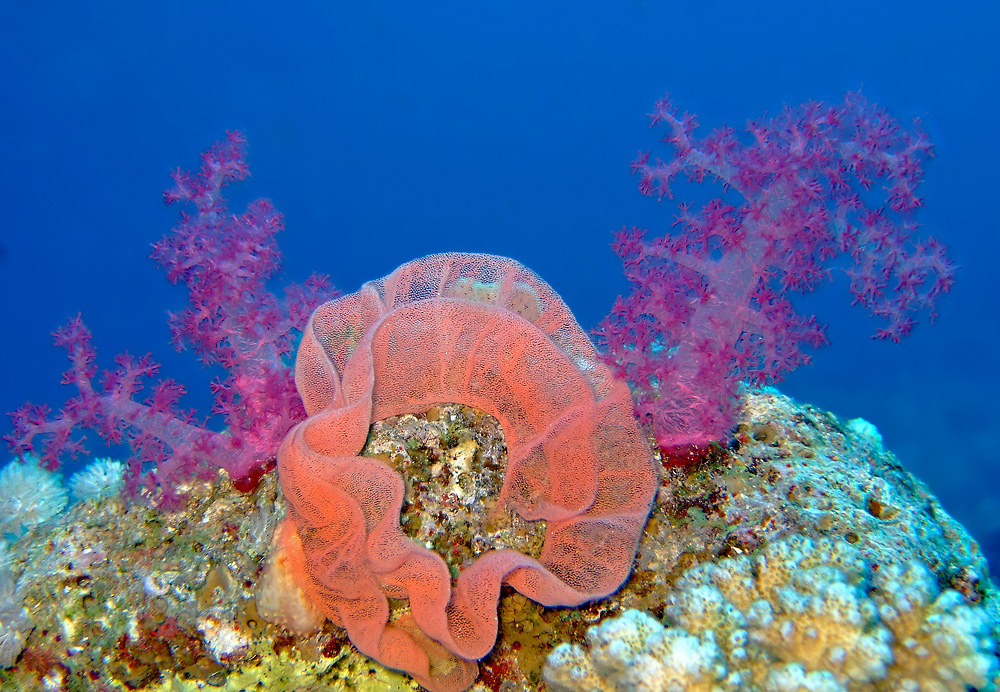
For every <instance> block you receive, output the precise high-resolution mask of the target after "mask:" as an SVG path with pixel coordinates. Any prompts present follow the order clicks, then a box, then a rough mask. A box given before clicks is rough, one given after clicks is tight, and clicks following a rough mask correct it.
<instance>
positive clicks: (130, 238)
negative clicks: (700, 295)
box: [0, 0, 1000, 565]
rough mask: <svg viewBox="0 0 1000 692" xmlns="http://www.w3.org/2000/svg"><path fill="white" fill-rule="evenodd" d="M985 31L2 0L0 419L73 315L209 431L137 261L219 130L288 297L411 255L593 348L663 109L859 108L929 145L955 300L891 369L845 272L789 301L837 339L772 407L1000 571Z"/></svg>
mask: <svg viewBox="0 0 1000 692" xmlns="http://www.w3.org/2000/svg"><path fill="white" fill-rule="evenodd" d="M998 7H1000V6H997V5H996V3H994V2H986V1H985V0H983V1H979V2H961V1H960V2H951V3H937V2H933V3H932V2H926V1H920V2H902V1H899V0H885V1H883V2H877V3H872V2H859V1H857V0H850V1H846V2H840V3H803V2H790V1H781V2H776V1H770V0H763V1H760V2H753V3H750V2H717V1H712V0H698V1H688V2H680V1H677V2H658V1H655V0H624V1H622V2H619V3H597V2H589V1H578V2H572V3H570V2H561V1H559V2H556V1H553V2H537V3H515V2H501V1H497V0H485V1H479V2H467V3H456V2H451V1H436V2H419V3H418V2H400V1H392V2H359V3H352V4H348V3H333V2H325V3H316V2H299V3H282V4H280V5H279V4H278V3H261V2H240V3H227V2H197V3H195V2H188V1H184V0H181V1H177V2H170V3H136V2H121V1H118V0H105V1H104V2H100V3H74V4H70V3H52V2H45V1H44V0H42V1H37V0H32V1H30V2H29V1H28V0H7V1H6V2H4V3H2V4H0V65H2V67H0V164H2V166H0V199H2V212H0V214H2V215H0V246H2V247H0V250H2V254H0V292H2V295H3V296H4V299H3V301H2V308H0V309H2V313H0V317H2V323H3V324H4V325H5V327H6V329H5V334H4V338H3V339H0V410H2V411H4V412H6V411H11V410H13V409H15V408H17V407H19V406H20V405H21V404H23V403H24V401H25V400H29V399H30V400H31V401H33V402H36V403H40V402H47V403H49V404H50V405H54V406H55V407H58V404H59V403H61V401H62V400H63V399H64V398H66V397H67V396H69V395H70V394H71V393H72V392H71V391H70V389H69V388H67V387H60V386H59V377H60V373H61V372H62V370H63V369H65V356H64V354H63V352H61V351H59V350H57V349H55V348H54V347H53V346H52V344H51V337H50V332H51V331H52V330H53V329H55V328H56V327H58V326H60V325H61V324H62V323H64V322H65V320H66V319H67V318H69V317H71V316H73V315H75V314H77V312H82V314H83V317H84V319H85V321H86V322H87V324H88V325H89V326H90V328H91V329H92V330H93V332H94V342H95V345H96V346H97V348H98V352H99V357H100V359H101V365H102V367H109V366H110V365H111V362H112V358H113V356H114V355H115V354H116V353H118V352H119V351H123V350H128V351H130V352H132V353H134V354H144V353H146V352H152V353H153V355H154V357H155V358H157V359H159V360H160V361H161V362H162V363H163V369H162V374H163V375H165V376H167V377H173V378H175V379H177V380H179V381H181V382H183V383H184V384H185V385H186V386H187V387H188V389H189V395H188V396H187V397H186V399H185V401H184V404H185V405H186V406H188V407H191V406H193V407H196V408H198V409H199V410H201V411H207V410H208V409H209V408H210V401H211V399H210V394H209V391H208V383H209V382H210V381H211V380H212V379H213V378H214V377H215V376H216V375H218V374H219V373H217V372H214V371H207V370H203V369H201V367H200V366H199V364H198V362H197V360H196V359H195V358H194V356H193V355H192V354H190V353H175V352H174V351H173V350H172V349H171V348H170V346H169V344H168V339H169V333H168V330H167V326H166V312H167V311H168V310H179V309H180V308H181V307H183V305H184V304H185V302H186V294H185V292H184V290H183V289H182V288H179V287H175V286H171V285H170V284H169V283H168V282H167V281H166V279H165V277H164V275H163V274H162V272H161V271H160V270H159V269H158V268H157V267H156V265H155V264H154V263H153V262H152V261H151V260H150V259H149V258H148V256H149V252H150V244H151V243H153V242H155V241H156V240H158V239H159V238H160V237H161V236H162V235H163V234H165V233H167V232H168V231H169V230H170V228H171V226H172V225H173V223H174V222H175V220H176V218H177V209H173V208H166V207H165V206H164V205H163V203H162V197H161V192H162V190H164V189H165V188H166V187H168V186H169V184H170V180H169V177H168V172H169V171H170V170H172V169H173V168H175V167H178V166H180V167H182V168H196V167H197V166H198V164H199V159H198V155H199V153H200V152H201V151H203V150H205V149H206V148H207V147H208V146H210V145H211V144H212V142H213V141H215V140H216V139H219V138H221V137H222V136H224V132H225V130H227V129H240V130H243V131H244V132H245V133H246V135H247V137H248V139H249V143H250V166H251V169H252V172H253V177H252V178H251V180H249V181H248V182H246V183H243V184H241V185H239V186H236V187H231V188H229V198H230V200H231V209H233V210H236V211H239V210H241V209H242V208H243V205H244V204H245V203H246V202H247V201H249V200H251V199H253V198H256V197H260V196H264V197H269V198H271V199H272V200H273V201H274V203H275V205H276V206H277V207H278V208H279V209H280V210H282V211H283V212H284V213H285V216H286V223H287V226H288V229H287V231H286V232H284V233H283V234H282V235H281V236H280V237H279V240H280V244H281V247H282V249H283V251H284V253H285V271H284V277H283V278H284V279H285V280H288V281H293V280H295V281H298V280H302V279H304V278H305V277H306V276H308V274H309V273H311V272H312V271H320V272H325V273H328V274H330V275H331V278H332V280H333V281H334V283H335V284H336V285H337V286H338V287H339V288H341V289H343V290H345V291H353V290H355V289H357V288H358V287H359V286H360V284H361V283H363V282H364V281H366V280H368V279H372V278H376V277H380V276H383V275H385V274H387V273H388V272H390V271H391V270H392V269H393V268H395V267H396V266H397V265H399V264H401V263H402V262H404V261H406V260H409V259H412V258H414V257H418V256H421V255H424V254H427V253H431V252H439V251H444V250H466V251H481V252H491V253H496V254H504V255H509V256H511V257H514V258H516V259H518V260H520V261H521V262H523V263H525V264H526V265H528V266H529V267H531V268H532V269H534V270H536V271H537V272H538V273H539V274H540V275H541V276H542V277H543V278H544V279H546V280H548V281H549V282H550V283H551V284H552V285H553V286H554V287H555V288H556V290H558V291H559V292H560V293H561V294H562V296H563V297H564V298H565V299H566V301H567V302H568V303H569V305H570V307H571V308H572V309H573V310H574V312H575V314H576V315H577V317H578V319H579V320H580V322H581V323H582V324H583V325H584V326H585V327H587V328H589V327H592V326H594V325H596V324H597V323H598V322H599V321H600V319H601V318H602V316H603V315H604V314H606V313H607V311H608V309H609V308H610V306H611V304H612V301H613V300H614V298H615V296H616V295H618V294H619V293H621V292H623V291H624V290H626V288H627V286H626V282H625V280H624V278H623V276H622V273H621V268H620V264H619V261H618V259H617V257H616V256H615V255H614V254H613V253H612V251H611V249H610V248H609V243H610V241H611V233H612V232H613V231H614V230H616V229H618V228H620V227H621V226H623V225H626V224H627V225H633V224H635V225H639V226H645V227H647V228H649V229H650V230H651V231H653V232H655V233H656V234H660V233H662V232H664V231H665V230H666V229H667V227H668V225H669V223H670V222H671V221H672V219H673V215H674V213H675V208H674V207H673V205H672V204H671V203H669V202H666V201H664V202H662V203H657V202H656V201H654V200H651V199H650V198H647V197H643V196H641V195H640V194H639V192H638V191H637V189H636V179H635V178H633V177H631V176H630V174H629V163H630V161H631V160H632V158H633V157H634V156H635V154H636V152H638V151H639V150H647V149H653V150H654V152H655V151H656V147H657V142H656V138H657V136H658V134H657V133H656V132H655V131H650V130H649V129H648V128H647V119H646V117H645V114H646V113H648V112H650V110H651V107H652V104H653V102H654V100H655V99H657V98H658V97H659V96H661V95H662V94H663V93H664V92H669V93H670V94H671V96H672V97H673V98H674V99H675V101H676V102H677V104H678V105H679V106H680V107H681V108H682V109H687V110H690V111H692V112H695V113H697V114H698V118H699V121H700V122H701V124H702V133H703V134H704V133H707V131H708V130H710V129H711V128H714V127H716V126H719V125H721V124H722V123H728V124H730V125H736V126H739V125H741V124H743V123H744V122H745V121H747V120H748V119H750V118H756V117H759V116H761V115H762V114H764V113H765V112H770V113H776V112H777V111H778V110H779V109H780V108H781V106H782V105H783V104H785V103H788V104H799V103H802V102H804V101H807V100H809V99H816V100H825V101H836V100H838V99H839V98H840V97H841V96H842V95H843V94H844V93H845V92H846V91H848V90H855V89H859V88H863V93H864V94H865V95H866V96H867V97H868V98H869V99H870V100H873V101H875V102H877V103H879V104H880V105H882V106H884V107H886V108H888V109H889V110H890V111H891V112H892V113H893V114H894V115H896V116H897V117H898V118H899V119H900V120H901V121H903V122H909V121H911V120H912V118H914V117H919V118H921V119H922V121H923V122H924V124H925V126H926V128H927V129H928V131H929V133H930V135H931V138H932V139H933V141H934V143H935V154H936V157H935V158H934V159H933V160H932V161H930V162H929V163H928V165H927V169H926V182H925V185H924V187H923V190H922V191H923V195H924V197H925V202H926V208H925V209H924V210H923V211H922V212H921V215H920V218H921V220H922V223H923V224H924V231H925V232H927V233H930V234H933V235H936V236H937V237H938V238H939V239H941V240H942V241H943V242H945V243H946V244H947V245H948V246H949V247H950V249H951V253H952V257H953V259H954V261H955V262H957V264H959V265H960V269H959V272H958V274H957V280H956V284H955V287H954V290H953V291H952V293H951V294H950V295H948V296H947V297H946V298H945V299H944V300H943V301H942V303H941V306H940V311H941V314H940V317H939V319H938V320H937V323H936V324H934V325H933V326H931V325H928V324H921V325H920V326H919V327H918V328H917V330H916V332H915V333H914V334H913V336H912V337H910V338H909V339H908V340H907V341H906V342H904V343H903V344H900V345H894V344H885V343H881V342H875V341H873V340H872V339H871V338H870V335H871V334H872V333H873V332H874V329H875V327H876V324H875V323H874V322H872V321H871V320H870V319H869V318H868V317H867V316H866V315H865V314H863V313H862V312H861V311H860V310H858V309H856V308H851V307H850V300H849V297H848V295H847V292H846V282H845V281H844V279H843V277H842V276H841V277H840V278H839V280H835V281H834V283H833V284H832V285H830V286H827V287H825V288H823V289H822V290H820V291H819V292H818V293H816V294H813V295H811V296H808V297H806V298H804V299H802V300H799V301H798V302H797V305H798V307H799V308H800V310H801V311H803V312H806V313H815V314H816V315H817V316H818V317H819V318H820V320H821V321H825V322H827V323H828V324H829V330H828V336H829V338H830V341H831V342H832V344H831V345H830V346H828V347H826V348H824V349H822V350H821V351H819V352H817V353H816V354H815V363H814V365H812V366H810V367H807V368H803V369H801V370H799V371H797V372H795V373H794V374H793V375H792V376H791V377H790V378H789V379H788V380H787V381H786V382H785V383H783V384H782V385H781V386H780V388H781V389H782V390H783V391H785V392H787V393H789V394H791V395H793V396H795V397H797V398H799V399H800V400H804V401H808V402H811V403H813V404H816V405H818V406H820V407H824V408H828V409H830V410H832V411H834V412H835V413H837V414H838V415H841V416H844V417H855V416H862V417H864V418H866V419H868V420H870V421H871V422H873V423H875V424H876V425H877V426H878V428H879V429H880V430H881V432H882V433H883V435H884V437H885V442H886V445H887V447H888V448H889V449H892V450H894V451H895V452H896V453H897V454H898V455H899V457H900V458H901V460H902V461H903V463H904V464H905V465H906V466H907V467H909V468H910V469H912V470H913V471H915V472H916V473H917V474H918V475H919V476H920V477H922V478H923V479H924V480H926V481H927V482H928V483H929V484H930V485H931V487H932V489H933V490H934V491H935V492H936V493H937V494H938V495H939V496H940V498H941V499H942V500H943V502H944V503H945V505H946V507H947V508H948V509H949V510H950V511H951V512H952V513H953V514H954V515H955V516H956V517H957V518H958V519H959V520H960V521H962V522H963V523H964V524H966V526H967V527H968V528H969V529H970V530H971V531H972V532H973V534H974V535H975V536H976V537H977V538H978V539H980V541H981V542H982V543H983V546H984V548H985V550H986V551H987V554H988V555H989V556H990V557H991V558H992V560H993V563H994V565H996V564H1000V563H998V560H1000V491H998V483H997V480H996V478H997V477H998V474H1000V453H998V451H997V440H998V439H1000V413H998V407H997V405H996V392H997V391H998V389H1000V376H998V373H997V367H996V364H995V363H994V357H995V353H996V350H997V346H996V344H997V340H998V336H1000V328H998V325H997V319H996V318H997V315H998V311H997V308H996V306H995V302H996V293H997V289H998V287H1000V286H998V285H1000V282H998V280H997V271H996V268H995V266H994V265H995V264H996V262H997V258H998V257H1000V229H998V221H997V212H996V198H997V193H996V179H997V162H998V160H1000V146H998V144H997V142H998V134H997V133H996V132H994V131H993V129H994V128H995V127H997V122H998V117H997V116H998V104H1000V98H998V93H1000V89H998V87H1000V74H998V72H1000V71H998V57H997V56H998V53H997V49H996V42H997V37H996V35H995V26H996V25H997V20H998V19H1000V9H998ZM711 192H712V194H716V193H717V192H718V190H717V189H713V190H711ZM704 194H705V193H704V192H692V193H691V195H692V196H694V195H704ZM684 196H685V194H684V188H681V189H680V190H678V198H679V199H683V198H684ZM835 274H837V272H835ZM0 431H2V432H3V433H6V432H8V431H9V424H7V423H6V422H4V423H2V424H0ZM93 437H94V436H93V435H91V438H93ZM91 441H92V442H94V441H95V440H93V439H91ZM93 449H94V451H96V452H99V453H100V452H103V451H104V450H103V448H102V447H101V446H100V445H99V444H98V445H93ZM69 470H72V469H69Z"/></svg>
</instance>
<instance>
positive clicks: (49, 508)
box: [0, 457, 68, 536]
mask: <svg viewBox="0 0 1000 692" xmlns="http://www.w3.org/2000/svg"><path fill="white" fill-rule="evenodd" d="M67 500H68V495H67V492H66V488H65V487H63V485H62V482H61V479H60V476H59V474H56V473H53V472H51V471H46V470H45V469H43V468H42V467H41V466H39V465H38V464H37V460H36V459H34V458H32V457H25V459H24V460H23V461H12V462H10V463H9V464H7V465H6V466H5V467H4V468H3V470H2V471H0V536H3V535H7V534H13V535H15V536H20V535H21V534H22V533H24V531H25V530H26V529H28V528H31V527H32V526H35V525H36V524H41V523H43V522H45V521H48V520H49V519H51V518H52V517H54V516H55V515H57V514H59V513H60V512H61V511H63V509H65V507H66V502H67Z"/></svg>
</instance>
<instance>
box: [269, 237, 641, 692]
mask: <svg viewBox="0 0 1000 692" xmlns="http://www.w3.org/2000/svg"><path fill="white" fill-rule="evenodd" d="M295 378H296V386H297V387H298V390H299V393H300V395H301V396H302V400H303V402H304V404H305V408H306V411H307V413H308V415H309V417H308V419H307V420H306V421H304V422H303V423H301V424H299V425H297V426H296V427H295V428H293V429H292V431H291V432H290V433H289V435H288V437H287V438H286V439H285V441H284V442H283V443H282V446H281V449H280V451H279V455H278V468H279V475H280V479H281V485H282V489H283V491H284V493H285V495H286V497H287V498H288V501H289V505H290V511H289V519H288V521H291V522H292V523H293V524H294V527H295V529H296V531H295V532H294V534H293V535H294V537H295V540H289V541H286V542H285V544H284V545H283V546H282V548H283V549H284V550H285V551H286V552H287V553H288V555H289V559H288V562H289V564H290V566H291V568H292V569H293V571H294V573H295V575H296V579H297V582H298V583H299V585H300V586H301V587H302V588H303V589H304V590H305V591H306V592H307V594H309V596H310V597H311V600H312V601H313V602H314V603H315V604H316V605H318V606H319V608H320V609H321V610H322V611H323V613H324V614H325V615H326V616H327V617H329V618H330V619H331V620H333V621H334V622H335V623H337V624H341V625H343V626H344V627H345V628H346V629H347V632H348V635H349V636H350V639H351V641H352V643H353V644H354V645H355V646H356V647H357V648H358V649H359V650H361V651H362V652H363V653H365V654H366V655H368V656H371V657H372V658H374V659H376V660H377V661H379V662H381V663H383V664H385V665H387V666H390V667H392V668H396V669H399V670H403V671H406V672H408V673H410V674H411V675H413V677H414V678H415V679H416V680H417V681H419V682H420V684H422V685H424V686H426V687H428V688H429V689H431V690H435V692H456V691H458V690H463V689H466V688H468V687H470V686H471V685H472V684H473V682H475V679H476V676H477V674H478V667H477V665H476V663H475V660H476V659H479V658H481V657H483V656H485V655H486V654H488V653H489V651H490V650H491V649H492V647H493V645H494V642H495V640H496V635H497V622H498V619H497V604H498V600H499V595H500V587H501V585H502V584H506V585H508V586H510V587H512V588H514V589H516V590H517V591H518V592H520V593H521V594H523V595H525V596H527V597H528V598H530V599H531V600H533V601H536V602H538V603H540V604H543V605H546V606H556V605H560V606H576V605H579V604H582V603H585V602H588V601H592V600H595V599H599V598H603V597H605V596H607V595H608V594H610V593H611V592H613V591H614V590H615V589H617V588H618V587H619V586H620V585H621V584H622V582H623V581H624V580H625V578H626V577H627V575H628V573H629V570H630V569H631V565H632V560H633V558H634V556H635V551H636V547H637V544H638V541H639V537H640V535H641V533H642V528H643V525H644V524H645V521H646V518H647V515H648V514H649V510H650V507H651V504H652V501H653V498H654V495H655V492H656V486H657V476H656V471H655V468H654V466H653V462H652V458H651V455H650V450H649V447H648V444H647V442H646V440H645V438H644V437H643V435H642V434H641V432H640V430H639V428H638V425H637V423H636V421H635V419H634V418H633V415H632V399H631V396H630V394H629V390H628V387H627V386H626V384H625V383H624V382H623V381H621V380H618V379H616V378H615V377H614V376H613V375H612V374H611V371H610V370H609V369H608V368H607V367H606V366H605V365H604V364H603V363H602V362H601V359H600V358H599V357H598V355H597V353H596V351H595V349H594V347H593V345H592V344H591V342H590V341H589V339H588V338H587V336H586V334H585V333H584V332H583V331H582V330H581V328H580V326H579V325H578V324H577V322H576V320H575V319H574V318H573V315H572V314H571V313H570V311H569V309H568V308H567V306H566V305H565V303H564V302H563V301H562V300H561V299H560V298H559V296H558V295H557V294H556V293H555V292H554V291H553V290H552V289H551V288H550V287H549V286H548V285H547V284H546V283H545V282H544V281H542V280H541V279H540V278H539V277H538V276H537V275H535V274H534V273H533V272H531V271H530V270H528V269H526V268H525V267H523V266H522V265H520V264H518V263H517V262H515V261H513V260H511V259H507V258H503V257H495V256H490V255H475V254H441V255H431V256H428V257H425V258H422V259H419V260H415V261H413V262H410V263H408V264H405V265H403V266H401V267H400V268H398V269H397V270H396V271H394V272H393V273H392V274H390V275H389V276H386V277H385V278H383V279H380V280H378V281H373V282H369V283H367V284H365V285H364V286H363V287H362V289H361V290H360V291H358V292H357V293H354V294H351V295H348V296H344V297H342V298H339V299H337V300H334V301H331V302H328V303H326V304H324V305H322V306H320V307H319V308H317V310H316V311H315V312H314V313H313V315H312V316H311V317H310V319H309V323H308V325H307V327H306V330H305V332H304V334H303V339H302V344H301V346H300V349H299V354H298V360H297V363H296V373H295ZM443 402H458V403H463V404H468V405H470V406H475V407H476V408H478V409H481V410H483V411H485V412H487V413H489V414H491V415H492V416H494V417H495V418H496V419H497V420H498V421H499V422H500V425H501V427H502V429H503V433H504V436H505V438H506V441H507V446H508V461H507V472H506V475H505V477H504V482H503V486H502V489H501V491H500V496H499V497H498V498H497V502H496V507H495V510H494V511H495V512H496V513H497V514H499V513H503V512H505V511H509V512H514V513H517V514H518V515H520V516H521V517H522V518H524V519H527V520H529V521H535V520H545V521H546V532H545V540H544V543H543V546H542V550H541V554H540V556H539V557H538V559H535V558H532V557H530V556H527V555H524V554H522V553H520V552H517V551H515V550H510V549H501V550H491V551H489V552H487V553H485V554H483V555H481V556H480V557H478V558H477V559H476V560H474V561H473V562H472V563H471V564H469V565H468V566H467V567H466V568H465V569H464V570H463V571H462V572H461V573H460V575H459V576H458V578H457V580H456V582H455V583H454V585H452V580H451V575H450V574H449V570H448V567H447V566H446V564H445V562H444V561H443V560H442V558H441V557H440V556H439V555H438V554H436V553H434V552H432V551H431V550H429V549H427V548H425V547H424V546H422V545H419V544H417V543H415V542H413V541H411V540H410V539H408V538H407V537H406V535H405V534H404V533H403V531H402V529H401V527H400V508H401V504H402V501H403V494H404V479H403V478H402V477H401V476H400V474H399V473H397V472H396V471H395V470H393V469H392V468H390V467H389V466H388V465H387V464H384V463H382V462H381V461H378V460H375V459H371V458H366V457H361V456H358V454H359V452H360V451H361V449H362V447H363V445H364V444H365V439H366V437H367V435H368V430H369V425H370V424H371V423H373V422H374V421H378V420H381V419H384V418H387V417H389V416H393V415H397V414H403V413H414V412H419V411H423V410H426V409H428V408H429V407H431V406H432V405H434V404H438V403H443ZM387 597H391V598H397V599H409V613H408V614H405V615H403V616H402V617H400V618H398V619H394V620H392V621H391V622H390V608H389V604H388V601H387Z"/></svg>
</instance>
